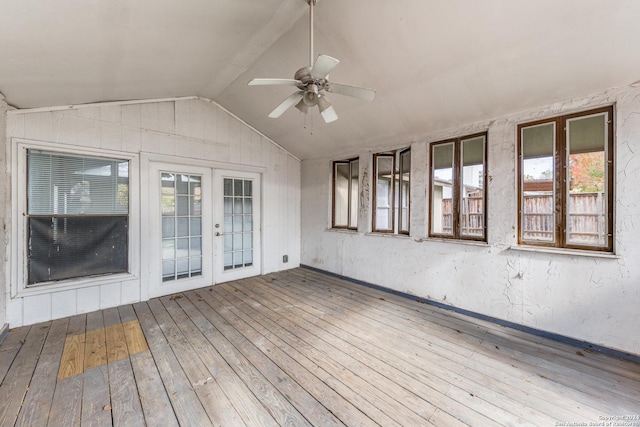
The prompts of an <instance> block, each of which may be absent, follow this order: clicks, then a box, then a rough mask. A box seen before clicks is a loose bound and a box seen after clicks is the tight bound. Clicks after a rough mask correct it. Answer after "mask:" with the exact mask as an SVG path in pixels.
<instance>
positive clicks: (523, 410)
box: [265, 281, 581, 419]
mask: <svg viewBox="0 0 640 427" xmlns="http://www.w3.org/2000/svg"><path fill="white" fill-rule="evenodd" d="M278 283H281V281H279V282H278ZM265 284H266V285H268V286H272V287H273V286H277V284H276V283H271V284H269V283H268V282H265ZM309 298H310V296H309V295H308V294H304V296H303V297H301V300H300V302H301V303H302V302H304V301H307V299H309ZM330 300H331V298H327V299H325V300H324V301H321V300H320V299H317V300H315V302H316V303H317V304H314V307H308V308H307V309H308V310H311V312H313V310H314V309H317V307H324V306H323V305H322V304H329V302H328V301H330ZM287 303H288V304H294V305H295V304H298V303H296V302H295V301H287ZM354 304H355V305H357V304H358V303H356V302H354ZM327 309H329V307H328V306H327ZM363 311H364V309H363ZM366 311H370V308H367V310H366ZM321 313H326V314H327V316H326V318H327V321H331V322H333V318H334V317H335V315H334V313H333V312H324V311H322V312H321ZM316 314H317V313H316ZM358 316H359V315H358V314H353V315H351V316H350V317H349V319H350V324H349V325H345V327H346V328H347V329H349V328H351V329H352V331H351V332H352V338H351V340H352V341H353V340H358V339H360V338H359V337H358V335H362V334H366V333H367V332H366V331H367V330H369V329H370V330H374V331H375V330H378V329H380V325H375V324H371V323H369V324H368V325H369V326H367V324H364V325H362V324H360V323H358V322H357V321H356V317H358ZM301 317H302V316H301ZM377 320H378V321H379V320H380V318H378V319H377ZM333 323H335V322H333ZM356 323H358V324H359V325H360V327H359V329H353V325H355V324H356ZM337 326H340V325H339V324H338V325H337ZM400 332H401V330H398V333H400ZM458 335H459V334H457V333H454V334H453V336H452V337H450V338H449V339H450V340H452V341H453V340H457V339H458V338H459V337H458ZM402 336H403V338H405V337H406V336H407V333H404V334H403V335H402ZM389 340H390V341H389V342H388V344H389V346H390V347H391V348H392V349H395V348H403V347H405V346H403V342H402V341H399V342H394V341H393V340H394V337H393V336H392V337H390V338H389ZM421 346H422V345H421V343H420V342H414V343H413V346H412V348H413V349H414V350H417V349H419V348H420V347H421ZM435 349H436V346H435V345H428V346H425V347H423V350H425V351H426V352H422V353H420V354H419V355H416V356H415V357H414V356H413V355H411V354H406V355H402V354H400V355H399V356H400V357H402V356H404V357H405V358H407V360H408V361H409V362H411V363H412V365H413V367H412V369H413V370H414V375H417V376H419V377H420V378H421V380H422V381H423V382H425V383H430V382H431V380H432V379H431V378H430V374H428V373H426V376H425V372H422V373H420V371H418V372H415V370H416V369H419V368H420V365H421V363H422V361H423V360H431V361H432V363H433V364H434V365H436V366H439V368H443V367H446V366H453V367H452V368H451V369H452V372H454V373H455V372H456V364H452V363H450V361H449V360H448V358H449V357H451V355H450V354H449V353H447V352H444V353H443V354H442V355H441V357H440V358H432V357H431V356H430V353H431V352H433V351H434V350H435ZM391 351H392V352H393V351H394V350H391ZM386 353H387V351H382V352H381V353H380V357H383V358H384V357H386ZM456 356H457V355H456ZM466 360H468V359H464V358H461V361H462V362H463V363H458V364H457V366H458V367H460V366H465V365H464V362H465V361H466ZM467 363H468V362H467ZM458 369H459V368H458ZM446 373H447V371H442V369H439V370H438V371H437V375H438V376H441V377H442V376H443V374H446ZM443 379H445V380H446V381H450V382H451V383H452V384H454V385H455V384H456V383H457V382H460V380H459V375H454V376H451V375H449V377H448V378H447V377H443ZM486 382H487V380H486V379H484V380H478V381H477V382H475V384H474V382H469V381H467V382H466V384H467V386H468V387H469V389H468V390H466V391H467V392H468V397H471V396H473V397H478V396H483V395H486V394H483V393H482V392H480V391H479V390H483V389H484V390H485V391H488V392H489V394H490V392H491V390H487V387H486V386H485V384H486ZM433 386H434V387H435V388H437V387H438V386H437V383H436V384H435V385H433ZM457 396H463V397H464V396H465V395H464V394H457ZM509 400H510V398H509V394H508V393H507V394H505V395H504V396H502V397H501V398H500V399H494V400H493V402H494V403H495V404H498V405H502V406H505V405H508V406H507V407H508V408H509V409H508V410H509V411H515V410H516V409H518V408H519V412H518V414H519V415H520V416H521V417H524V416H526V417H527V418H531V416H532V414H531V413H530V412H531V408H529V406H528V405H523V404H519V405H509V403H508V402H509ZM472 402H474V403H478V402H477V400H476V399H472ZM556 410H557V411H559V412H560V413H566V412H567V411H566V410H563V409H562V408H556ZM580 414H581V412H579V411H576V412H575V415H577V416H579V415H580ZM533 419H535V417H533Z"/></svg>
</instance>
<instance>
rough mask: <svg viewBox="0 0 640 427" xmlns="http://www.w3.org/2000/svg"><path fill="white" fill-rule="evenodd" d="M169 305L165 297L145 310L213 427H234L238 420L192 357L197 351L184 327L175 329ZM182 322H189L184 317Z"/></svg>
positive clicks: (205, 369) (231, 406) (209, 378)
mask: <svg viewBox="0 0 640 427" xmlns="http://www.w3.org/2000/svg"><path fill="white" fill-rule="evenodd" d="M172 302H173V300H172V299H170V298H168V297H165V298H161V299H160V300H159V301H150V302H149V307H150V308H151V311H152V312H153V315H154V316H155V318H156V320H157V321H158V324H159V325H160V329H162V331H163V333H164V335H165V337H166V338H167V341H168V342H169V345H170V346H171V348H172V350H173V352H174V354H175V355H176V357H177V359H178V362H180V365H181V366H182V369H183V371H184V373H185V375H186V376H187V378H188V379H189V381H190V382H191V387H192V388H193V390H194V391H195V393H196V395H197V396H198V398H199V399H200V402H201V403H202V406H203V407H204V409H205V411H206V412H207V415H208V416H209V419H210V420H211V422H212V424H213V425H216V426H225V425H234V424H238V423H239V422H240V417H239V415H238V414H237V413H236V411H235V409H234V407H233V405H232V403H231V402H230V401H229V399H228V398H227V396H226V395H225V394H224V391H223V390H222V388H221V387H220V385H219V384H218V382H217V380H216V379H214V378H213V376H212V374H211V372H210V371H209V369H207V366H206V365H205V364H204V363H203V362H202V360H201V359H200V358H199V357H193V356H194V355H199V353H200V352H201V349H200V348H197V347H193V346H192V345H191V343H190V342H189V340H188V339H187V337H186V336H185V334H184V333H183V330H182V329H183V328H184V329H186V326H185V325H181V326H182V328H180V327H178V325H177V324H176V323H175V320H174V319H173V318H172V316H171V314H170V313H169V312H168V310H167V305H173V304H175V303H173V304H171V303H172ZM184 320H185V321H186V322H191V321H190V320H189V319H188V318H187V319H184Z"/></svg>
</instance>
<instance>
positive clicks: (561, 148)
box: [517, 105, 615, 253]
mask: <svg viewBox="0 0 640 427" xmlns="http://www.w3.org/2000/svg"><path fill="white" fill-rule="evenodd" d="M614 111H615V109H614V106H613V105H609V106H604V107H599V108H595V109H590V110H585V111H581V112H577V113H571V114H565V115H561V116H555V117H550V118H547V119H541V120H536V121H532V122H527V123H521V124H519V125H518V127H517V160H518V162H517V163H518V166H517V173H518V177H517V180H518V196H517V197H518V211H517V212H518V232H517V241H518V245H524V246H536V247H547V248H555V249H571V250H584V251H592V252H609V253H613V242H614V233H615V228H614V226H615V224H614V208H615V193H614V191H615V185H614V182H615V175H614V173H615V151H614V150H615V140H614V138H615V130H614V126H615V120H614ZM603 113H604V114H606V125H607V129H606V137H607V140H606V141H605V151H604V152H605V159H604V163H605V171H606V175H605V187H604V189H605V195H606V197H607V201H606V207H607V215H606V225H607V235H606V241H607V242H606V244H605V245H604V246H595V245H580V244H571V243H567V234H568V233H567V230H566V229H567V215H568V199H569V194H570V193H569V191H568V190H570V189H569V187H567V185H566V184H565V183H566V182H567V180H568V179H569V169H568V167H567V166H568V163H569V161H568V156H569V153H568V143H569V142H570V141H569V138H568V137H567V123H568V122H569V121H570V120H573V119H576V118H580V117H584V118H586V117H588V116H596V115H600V114H603ZM548 123H553V124H554V125H555V132H554V138H555V140H554V150H553V165H554V171H555V173H554V176H553V179H552V184H553V196H554V201H553V206H554V213H555V223H554V226H553V230H554V241H551V242H545V241H535V240H527V239H525V238H524V237H523V232H524V230H523V224H522V217H523V199H524V180H523V173H524V159H523V138H522V135H523V130H524V129H526V128H530V127H534V126H540V125H544V124H548Z"/></svg>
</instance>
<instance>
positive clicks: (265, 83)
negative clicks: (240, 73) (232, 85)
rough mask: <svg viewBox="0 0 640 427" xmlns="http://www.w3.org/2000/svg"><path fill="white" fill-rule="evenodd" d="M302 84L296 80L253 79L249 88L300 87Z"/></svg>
mask: <svg viewBox="0 0 640 427" xmlns="http://www.w3.org/2000/svg"><path fill="white" fill-rule="evenodd" d="M301 83H302V82H301V81H300V80H294V79H253V80H251V81H250V82H249V86H298V85H299V84H301Z"/></svg>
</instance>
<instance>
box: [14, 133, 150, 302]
mask: <svg viewBox="0 0 640 427" xmlns="http://www.w3.org/2000/svg"><path fill="white" fill-rule="evenodd" d="M28 150H42V151H49V152H54V153H56V154H62V155H64V154H69V155H74V156H87V157H103V158H106V159H117V160H124V161H127V162H128V163H129V213H128V236H127V243H128V263H127V265H128V272H125V273H114V274H106V275H99V276H83V277H77V278H69V279H65V280H59V281H49V282H42V283H38V284H35V285H28V265H27V259H28V245H27V244H26V242H28V238H29V230H28V221H27V185H28V184H27V174H28V168H27V151H28ZM11 167H12V170H14V171H17V174H16V177H15V179H13V180H12V181H11V192H12V194H13V195H15V197H12V202H11V224H12V229H13V230H15V232H16V234H15V239H11V245H10V251H11V252H10V253H11V254H12V259H13V260H12V261H11V264H10V276H11V284H10V295H11V297H12V298H15V297H23V296H31V295H42V294H48V293H50V292H52V291H53V290H55V291H56V292H58V291H64V290H72V289H81V288H89V287H92V288H93V287H96V286H102V285H109V284H112V283H123V282H127V281H135V280H139V272H140V241H139V239H138V238H137V236H138V235H139V233H140V220H139V212H140V203H139V197H140V192H139V187H140V180H139V178H138V176H139V155H138V154H136V153H131V152H123V151H110V150H102V149H96V148H90V147H78V146H70V145H66V144H60V143H53V142H40V141H33V140H27V139H23V138H12V140H11Z"/></svg>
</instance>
